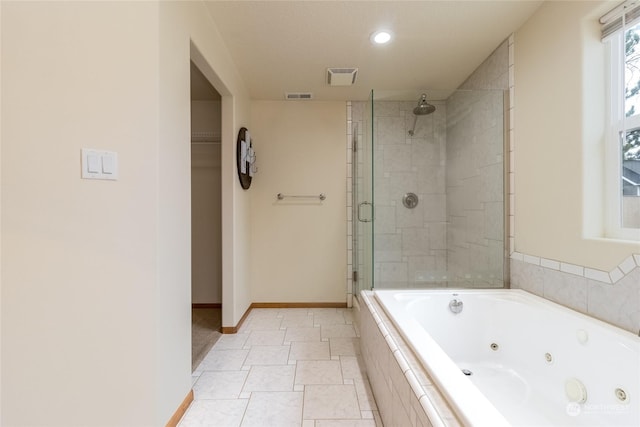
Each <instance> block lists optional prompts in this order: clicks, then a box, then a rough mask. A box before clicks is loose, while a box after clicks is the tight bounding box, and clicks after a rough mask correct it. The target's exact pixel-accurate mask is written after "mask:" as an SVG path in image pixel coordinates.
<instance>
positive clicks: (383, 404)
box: [359, 291, 462, 427]
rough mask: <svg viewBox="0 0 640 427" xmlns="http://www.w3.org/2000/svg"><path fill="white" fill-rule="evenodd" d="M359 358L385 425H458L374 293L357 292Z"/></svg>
mask: <svg viewBox="0 0 640 427" xmlns="http://www.w3.org/2000/svg"><path fill="white" fill-rule="evenodd" d="M359 304H360V330H361V338H360V342H361V345H362V358H363V360H364V363H365V365H366V367H367V375H368V377H369V381H370V383H371V388H372V390H373V394H374V396H375V399H376V402H378V408H379V411H380V416H381V417H382V421H383V423H384V425H385V426H392V427H423V426H424V427H427V426H461V425H462V424H461V423H460V422H459V421H458V419H457V418H456V416H455V415H454V413H453V412H452V410H451V408H450V407H449V405H448V403H447V401H446V400H445V399H444V398H443V396H442V395H441V394H440V392H439V391H438V389H437V388H436V386H435V385H434V384H433V382H432V380H431V379H430V377H429V375H428V374H427V373H426V371H425V369H424V368H423V366H422V364H421V363H420V361H419V360H418V359H417V358H416V356H415V354H414V353H413V351H412V350H411V348H410V347H409V346H408V345H407V344H406V343H405V341H404V339H403V338H402V335H401V334H400V333H399V332H398V331H397V329H396V328H395V326H394V325H393V323H392V322H391V320H390V319H389V318H388V317H387V315H386V313H385V312H384V310H383V309H382V307H381V306H380V305H379V304H378V301H377V300H376V298H375V297H374V294H373V292H371V291H365V292H361V293H360V296H359Z"/></svg>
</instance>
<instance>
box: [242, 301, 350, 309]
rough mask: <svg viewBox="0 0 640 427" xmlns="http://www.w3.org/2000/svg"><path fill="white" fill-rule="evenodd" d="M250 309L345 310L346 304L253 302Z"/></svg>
mask: <svg viewBox="0 0 640 427" xmlns="http://www.w3.org/2000/svg"><path fill="white" fill-rule="evenodd" d="M251 308H347V303H346V302H254V303H252V304H251Z"/></svg>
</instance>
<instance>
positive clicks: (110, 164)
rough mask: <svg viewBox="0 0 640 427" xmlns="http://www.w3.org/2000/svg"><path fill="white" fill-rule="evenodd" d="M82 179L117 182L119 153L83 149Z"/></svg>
mask: <svg viewBox="0 0 640 427" xmlns="http://www.w3.org/2000/svg"><path fill="white" fill-rule="evenodd" d="M82 178H84V179H108V180H117V179H118V153H116V152H114V151H104V150H93V149H89V148H83V149H82Z"/></svg>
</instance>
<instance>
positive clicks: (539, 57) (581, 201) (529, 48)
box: [514, 1, 640, 271]
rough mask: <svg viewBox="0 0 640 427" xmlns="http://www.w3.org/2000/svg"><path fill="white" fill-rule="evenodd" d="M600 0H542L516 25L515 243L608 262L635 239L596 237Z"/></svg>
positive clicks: (635, 248) (609, 265)
mask: <svg viewBox="0 0 640 427" xmlns="http://www.w3.org/2000/svg"><path fill="white" fill-rule="evenodd" d="M601 3H602V2H590V1H585V2H545V3H544V4H543V5H542V6H541V8H540V9H539V10H538V12H537V13H536V14H535V15H534V16H533V17H532V18H531V19H530V20H529V21H528V22H527V23H526V24H525V25H524V26H523V27H522V28H520V29H519V30H518V31H517V32H516V34H515V114H514V128H515V133H514V143H515V250H516V251H517V252H520V253H524V254H528V255H533V256H538V257H545V258H548V259H554V260H558V261H562V262H567V263H571V264H576V265H581V266H586V267H589V268H593V269H599V270H604V271H610V270H612V269H613V268H615V267H616V266H617V265H618V264H619V263H621V262H622V261H624V260H625V259H626V258H627V257H628V256H629V255H631V254H632V253H638V252H639V251H640V245H639V244H638V243H634V242H623V241H615V240H606V239H601V238H600V237H601V236H602V227H601V225H599V224H602V214H601V212H602V203H603V201H602V197H601V196H600V195H601V193H602V187H601V184H600V182H602V179H601V178H599V177H601V174H602V164H601V162H600V161H598V159H602V157H603V151H602V147H603V145H602V144H603V125H604V123H603V120H604V108H603V105H604V102H603V101H604V83H603V82H604V68H603V67H604V65H603V61H602V57H603V50H602V49H603V47H602V43H600V39H599V25H598V23H597V17H598V16H600V14H601V13H604V12H605V11H606V10H607V7H610V5H611V3H610V2H609V4H608V5H606V4H605V5H603V4H601ZM585 159H586V162H585Z"/></svg>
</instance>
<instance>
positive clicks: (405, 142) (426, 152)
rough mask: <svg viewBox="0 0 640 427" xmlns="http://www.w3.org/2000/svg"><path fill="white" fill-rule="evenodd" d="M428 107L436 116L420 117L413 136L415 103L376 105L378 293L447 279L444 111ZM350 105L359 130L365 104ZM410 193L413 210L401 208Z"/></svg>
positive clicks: (438, 106)
mask: <svg viewBox="0 0 640 427" xmlns="http://www.w3.org/2000/svg"><path fill="white" fill-rule="evenodd" d="M431 103H432V104H434V105H435V106H436V111H435V112H434V113H432V114H430V115H427V116H420V117H418V120H417V123H416V128H415V133H414V135H413V136H410V135H409V133H408V132H409V130H410V129H411V128H412V127H413V121H414V117H415V116H414V115H413V112H412V111H413V108H414V107H415V106H416V105H417V100H416V101H376V102H375V103H374V123H373V126H374V127H373V132H374V148H373V150H374V153H373V157H374V165H373V168H374V203H375V222H374V235H375V245H374V260H375V263H374V280H375V286H376V287H381V288H394V287H402V288H406V287H411V286H420V287H421V286H424V282H433V281H437V280H441V279H442V277H443V276H444V275H445V274H446V273H445V272H446V268H447V266H446V259H447V254H446V249H447V248H446V196H445V163H446V154H445V139H446V108H445V104H444V102H435V101H434V102H431ZM351 104H352V120H353V121H356V122H358V123H359V125H358V129H359V130H361V129H362V125H361V123H362V118H363V117H362V114H363V111H364V105H365V103H364V102H352V103H351ZM359 140H360V141H362V136H361V137H360V138H359ZM409 192H411V193H415V194H416V195H417V196H418V198H419V202H418V205H417V206H416V207H415V208H413V209H409V208H406V207H405V206H404V205H403V203H402V198H403V196H404V195H405V194H406V193H409Z"/></svg>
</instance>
